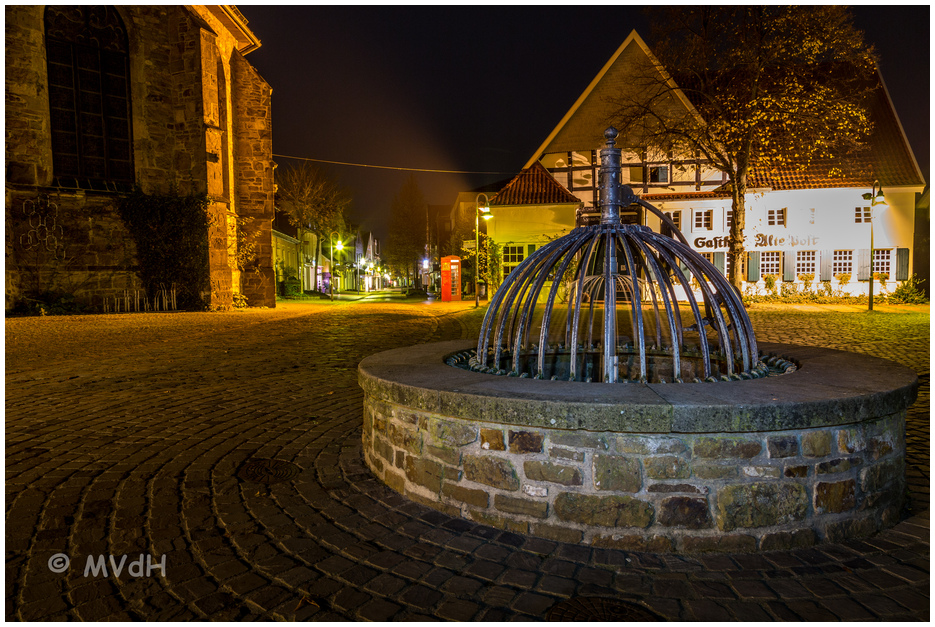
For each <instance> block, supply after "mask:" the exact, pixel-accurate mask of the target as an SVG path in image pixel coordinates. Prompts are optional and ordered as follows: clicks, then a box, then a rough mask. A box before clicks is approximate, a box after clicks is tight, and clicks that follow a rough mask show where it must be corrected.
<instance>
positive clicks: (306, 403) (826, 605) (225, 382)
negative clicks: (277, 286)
mask: <svg viewBox="0 0 935 627" xmlns="http://www.w3.org/2000/svg"><path fill="white" fill-rule="evenodd" d="M880 318H881V319H883V317H882V316H880ZM754 319H755V321H756V323H757V324H758V325H759V327H760V329H761V332H764V334H768V333H770V332H771V331H770V325H771V324H776V323H780V322H781V323H783V325H781V329H782V330H781V331H780V332H777V333H776V335H784V336H785V335H788V336H789V337H769V338H768V339H769V340H774V341H789V342H796V340H797V343H801V344H807V343H816V344H823V345H828V344H826V342H827V341H829V338H834V340H833V341H834V342H838V341H839V340H841V338H843V337H845V336H846V335H847V334H848V333H850V331H851V329H852V326H851V325H850V324H849V321H848V320H847V319H846V317H844V316H837V315H826V316H824V317H822V316H816V317H814V318H813V319H812V318H810V319H809V325H806V326H805V327H804V328H803V329H801V330H800V331H799V334H798V335H797V334H796V333H795V332H793V331H791V330H790V327H789V325H788V324H786V323H787V322H788V321H789V320H792V321H793V322H794V323H795V324H798V322H796V319H797V318H796V316H795V315H794V314H792V313H790V314H789V315H788V316H783V317H779V318H777V319H775V320H763V319H762V318H759V319H758V318H756V317H755V318H754ZM885 320H887V321H888V318H887V319H885ZM478 323H479V318H478V317H477V313H476V312H470V311H469V309H468V308H466V307H465V306H463V305H459V306H454V305H452V306H447V305H432V306H430V307H429V306H424V305H421V304H419V305H416V304H413V305H396V304H379V305H376V304H374V305H371V304H365V303H335V304H334V305H304V306H291V307H282V308H277V309H276V310H267V311H254V312H245V313H241V312H238V313H228V314H163V315H134V314H128V315H122V316H113V315H111V316H95V317H85V318H41V319H40V318H33V319H11V320H7V321H6V331H7V333H6V349H7V363H6V368H7V369H6V418H7V423H6V452H7V455H6V469H7V482H6V553H7V562H6V599H7V610H6V618H7V619H8V620H10V619H12V620H17V619H18V620H56V619H59V620H62V619H64V620H68V619H70V620H76V619H81V620H121V619H122V620H133V619H147V620H186V619H212V620H247V619H264V620H271V619H286V620H306V619H311V620H380V621H382V620H393V621H396V620H420V619H421V620H426V619H429V618H439V619H448V620H511V619H512V620H517V619H518V620H540V619H542V618H544V617H545V615H546V613H547V611H548V609H549V608H550V607H552V605H554V604H555V603H556V602H558V601H560V600H562V599H566V598H569V597H572V596H576V595H598V596H608V597H615V598H619V599H624V600H631V601H635V602H638V603H640V604H642V605H644V606H645V607H647V608H649V609H651V610H652V611H654V612H656V613H658V614H660V615H661V616H662V617H664V618H667V619H670V620H679V619H681V620H800V619H804V620H834V619H844V620H859V619H868V620H880V619H883V620H899V619H921V620H927V619H928V617H929V598H928V594H929V575H928V573H929V565H928V555H929V551H928V543H929V521H928V519H929V517H928V511H927V510H928V487H927V476H928V457H927V442H928V434H927V426H922V425H920V422H921V421H920V420H919V418H920V417H924V418H925V422H926V423H927V416H928V396H927V394H926V395H925V396H924V399H923V398H922V397H920V401H919V402H918V403H917V404H916V405H915V406H914V407H913V410H912V412H910V418H909V421H910V424H909V432H910V434H912V435H911V437H913V438H916V439H918V440H921V439H922V438H924V439H925V442H926V454H925V457H924V458H922V457H915V458H912V459H911V460H910V463H909V465H910V470H909V472H910V481H911V478H912V477H913V476H917V477H925V478H926V482H925V485H924V492H920V490H921V482H920V481H916V482H915V483H912V482H911V486H912V489H913V499H914V503H915V504H916V505H918V506H920V508H917V511H916V512H915V515H914V516H913V517H912V518H910V519H908V520H905V521H903V522H901V523H900V524H899V525H897V526H896V527H895V528H893V529H891V530H889V531H886V532H883V533H882V534H880V535H878V536H875V537H872V538H869V539H867V540H863V541H850V542H846V543H841V544H831V545H826V546H822V547H820V548H815V547H812V548H803V549H796V550H791V551H781V552H770V553H763V554H758V555H744V554H717V555H699V556H697V557H684V556H674V555H664V554H662V555H654V554H649V553H638V552H628V551H621V550H616V549H604V548H594V547H586V546H579V545H573V544H565V543H562V542H558V541H550V540H545V539H541V538H535V537H530V536H522V535H519V534H516V533H513V532H510V531H504V530H499V529H495V528H492V527H490V526H486V525H483V524H477V523H472V522H469V521H465V520H462V519H459V518H452V517H449V516H447V515H445V514H443V513H441V512H438V511H435V510H432V509H430V508H428V507H425V506H423V505H421V504H418V503H415V502H412V501H410V500H407V499H405V498H403V497H401V496H400V495H398V494H396V493H395V492H393V491H392V490H390V489H389V488H387V487H386V486H384V485H382V484H381V483H379V482H378V481H377V480H376V479H375V478H374V477H373V475H372V474H371V473H370V472H369V471H368V470H367V468H366V467H365V465H364V463H363V460H362V456H361V453H362V451H361V402H362V393H361V391H360V389H359V388H358V387H357V384H356V377H357V375H356V367H357V363H358V361H359V360H360V359H361V358H362V357H363V356H365V355H368V354H372V353H374V352H377V351H379V350H386V349H388V348H392V347H395V346H403V345H408V344H412V343H416V342H425V341H436V340H442V339H453V338H458V337H471V336H472V334H475V333H476V329H477V326H478ZM927 329H928V318H927V316H926V317H925V320H924V323H923V322H922V321H919V322H918V324H916V325H906V326H902V327H898V328H897V329H895V331H899V332H901V333H902V334H903V335H902V336H899V335H896V334H895V333H891V334H890V335H889V337H890V340H889V341H888V342H881V343H880V344H877V345H876V348H875V349H874V348H872V347H870V346H866V350H867V352H870V351H871V350H872V351H873V353H874V354H877V355H881V356H884V357H888V358H891V359H894V358H895V359H896V360H897V361H901V362H902V363H906V364H907V365H910V366H913V367H915V365H916V364H919V365H921V366H922V367H924V373H925V374H927V372H928V370H927V369H928V365H927V364H928V362H927V352H926V351H927V339H926V341H925V342H921V341H919V342H916V341H914V340H912V338H913V337H914V336H913V335H912V334H913V333H916V334H918V335H919V336H921V335H923V334H925V333H927ZM865 330H866V331H867V333H868V335H870V336H872V329H870V328H867V329H865ZM890 331H891V332H893V331H894V329H892V328H891V329H890ZM862 337H864V336H860V335H858V336H855V337H852V338H851V339H852V340H855V343H857V344H858V347H857V348H858V349H860V345H859V342H856V341H857V340H860V339H861V338H862ZM903 338H905V340H906V341H903ZM922 353H925V355H924V357H923V356H922ZM917 370H919V368H917ZM920 371H921V370H920ZM923 430H924V431H923ZM251 458H273V459H278V460H283V461H288V462H291V463H294V464H297V465H298V466H299V467H300V468H301V469H302V471H301V472H300V473H299V474H298V475H297V476H296V477H295V478H294V479H292V480H291V481H286V482H281V483H274V484H270V485H264V484H257V483H250V482H246V481H242V480H240V479H238V478H237V477H236V476H235V475H236V471H237V469H238V468H239V467H240V466H241V465H242V464H243V463H244V462H245V461H247V460H249V459H251ZM912 473H919V474H918V475H913V474H912ZM923 504H924V509H922V508H921V505H923ZM55 553H65V554H66V555H68V556H70V557H71V559H72V566H71V569H70V570H68V571H67V572H66V573H63V574H55V573H53V572H51V571H50V570H49V568H48V565H47V564H48V561H49V558H50V557H51V556H52V555H53V554H55ZM100 554H112V555H114V556H115V557H116V558H117V559H118V561H119V558H120V556H121V555H129V556H130V558H129V559H130V560H135V559H137V556H139V555H140V554H147V555H152V556H153V558H154V559H159V557H160V556H162V555H165V556H166V577H164V578H163V577H161V576H158V575H155V576H152V577H145V576H144V577H133V576H131V575H130V574H129V573H128V572H127V571H126V570H124V571H123V572H122V574H121V575H120V576H119V577H115V576H113V575H111V576H109V577H106V578H105V577H103V576H98V577H94V576H89V577H83V576H82V575H83V572H82V571H83V565H84V561H85V558H86V556H88V555H100Z"/></svg>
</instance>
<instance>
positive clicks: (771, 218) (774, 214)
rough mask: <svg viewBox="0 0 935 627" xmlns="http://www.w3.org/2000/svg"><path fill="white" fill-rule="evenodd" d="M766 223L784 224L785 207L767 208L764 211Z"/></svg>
mask: <svg viewBox="0 0 935 627" xmlns="http://www.w3.org/2000/svg"><path fill="white" fill-rule="evenodd" d="M766 223H767V224H768V225H769V226H786V209H785V207H783V208H782V209H768V210H767V211H766Z"/></svg>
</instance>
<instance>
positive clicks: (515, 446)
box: [359, 128, 918, 553]
mask: <svg viewBox="0 0 935 627" xmlns="http://www.w3.org/2000/svg"><path fill="white" fill-rule="evenodd" d="M605 137H606V139H607V143H606V145H605V147H604V148H603V149H602V150H601V164H602V165H601V213H602V218H601V223H600V224H598V225H593V226H588V227H579V228H576V229H575V230H574V231H572V232H571V233H570V234H568V235H567V236H565V237H563V238H560V239H558V240H556V241H554V242H551V243H550V244H548V245H546V246H543V247H542V248H540V249H539V250H537V251H535V253H534V254H533V255H530V256H529V257H528V258H527V259H526V260H525V261H524V262H523V264H522V265H521V266H519V267H518V268H517V269H516V270H514V271H513V272H512V273H511V274H510V275H509V277H508V280H507V281H506V282H505V283H504V284H503V285H502V286H501V288H500V289H499V290H498V291H497V293H496V294H495V295H494V297H493V298H492V300H491V303H490V307H489V308H488V311H487V314H486V316H485V318H484V321H483V324H482V327H481V333H480V336H479V338H478V340H477V342H464V341H454V342H441V343H436V344H423V345H418V346H413V347H409V348H404V349H397V350H391V351H386V352H383V353H379V354H377V355H373V356H371V357H368V358H367V359H365V360H363V361H362V362H361V364H360V367H359V381H360V385H361V387H362V388H363V390H364V420H363V444H364V447H363V448H364V456H365V459H366V463H367V465H368V466H369V467H370V469H371V470H372V471H373V472H374V473H375V474H376V475H377V477H379V478H380V479H381V480H382V481H383V482H384V483H386V485H388V486H389V487H390V488H392V489H394V490H396V491H397V492H399V493H400V494H403V495H405V496H406V497H408V498H410V499H412V500H413V501H417V502H419V503H422V504H425V505H428V506H430V507H433V508H436V509H438V510H440V511H442V512H445V513H447V514H449V515H452V516H461V517H464V518H467V519H470V520H473V521H476V522H479V523H483V524H487V525H490V526H494V527H498V528H502V529H507V530H511V531H514V532H517V533H522V534H529V535H535V536H540V537H544V538H549V539H553V540H559V541H564V542H575V543H585V544H590V545H594V546H600V547H611V548H621V549H628V550H640V551H652V552H686V553H690V552H701V551H734V552H741V551H769V550H775V549H788V548H793V547H802V546H810V545H813V544H815V543H818V542H824V541H840V540H844V539H847V538H854V537H862V536H866V535H870V534H872V533H875V532H876V531H878V530H880V529H882V528H885V527H887V526H890V525H893V524H895V523H896V522H897V521H898V519H899V516H900V513H901V511H902V507H903V502H904V499H905V461H904V460H905V416H906V410H907V408H908V407H909V406H910V405H911V404H912V402H913V401H914V399H915V394H916V389H917V387H918V381H917V378H916V375H915V373H914V372H912V371H911V370H909V369H907V368H904V367H902V366H899V365H898V364H894V363H892V362H888V361H885V360H882V359H877V358H874V357H869V356H865V355H858V354H853V353H846V352H841V351H834V350H829V349H823V348H814V347H802V346H791V345H778V344H758V343H757V341H756V338H755V335H754V332H753V327H752V325H751V323H750V320H749V317H748V316H747V313H746V311H745V310H744V308H743V304H742V302H741V300H740V298H739V296H738V295H737V294H736V292H735V291H734V289H733V288H732V287H731V286H730V284H729V283H728V282H727V280H726V279H725V278H724V277H723V276H722V275H721V274H720V272H718V270H717V269H716V268H714V266H712V265H711V264H710V263H709V262H708V261H706V260H705V259H704V258H703V257H701V256H700V255H698V254H697V253H695V252H694V251H693V250H692V249H691V247H690V246H689V245H688V243H687V242H686V241H685V239H684V237H683V236H682V234H681V233H680V232H679V230H678V229H677V228H676V227H675V225H674V224H672V223H671V222H670V221H669V220H668V218H667V217H666V216H665V214H663V213H662V212H660V211H659V210H658V209H656V208H655V207H653V206H652V205H650V204H649V203H647V202H645V201H643V200H641V199H639V198H638V197H636V196H635V195H634V194H633V192H632V191H631V190H630V188H629V187H627V186H623V185H621V184H620V183H619V172H620V150H619V149H618V148H616V147H615V139H616V131H615V130H614V129H612V128H611V129H608V131H607V133H605ZM631 204H637V205H640V206H641V207H643V208H644V209H645V210H646V211H648V212H651V213H653V214H655V215H657V216H658V217H659V218H660V219H661V220H662V221H663V222H664V223H666V224H668V226H669V229H670V230H671V231H672V233H673V237H669V236H666V235H661V234H658V233H655V232H653V231H651V230H650V229H648V228H647V227H645V226H641V225H629V224H621V222H620V217H619V216H620V207H621V206H627V205H631ZM563 289H564V290H565V293H564V297H565V301H566V302H565V303H563V304H562V303H560V300H561V298H560V297H561V296H562V290H563Z"/></svg>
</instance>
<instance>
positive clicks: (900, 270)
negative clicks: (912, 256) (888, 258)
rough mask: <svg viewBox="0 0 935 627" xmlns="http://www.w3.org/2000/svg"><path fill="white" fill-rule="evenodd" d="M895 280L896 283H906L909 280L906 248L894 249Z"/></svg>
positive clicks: (907, 250)
mask: <svg viewBox="0 0 935 627" xmlns="http://www.w3.org/2000/svg"><path fill="white" fill-rule="evenodd" d="M896 280H897V281H908V280H909V249H908V248H897V249H896Z"/></svg>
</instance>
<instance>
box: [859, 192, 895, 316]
mask: <svg viewBox="0 0 935 627" xmlns="http://www.w3.org/2000/svg"><path fill="white" fill-rule="evenodd" d="M861 197H862V198H863V199H864V200H869V201H870V299H869V300H868V304H867V311H873V208H874V207H881V208H883V209H886V208H887V206H888V205H887V204H886V199H884V198H883V187H882V186H881V185H880V181H874V182H873V188H872V189H871V191H870V193H869V194H862V195H861Z"/></svg>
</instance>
